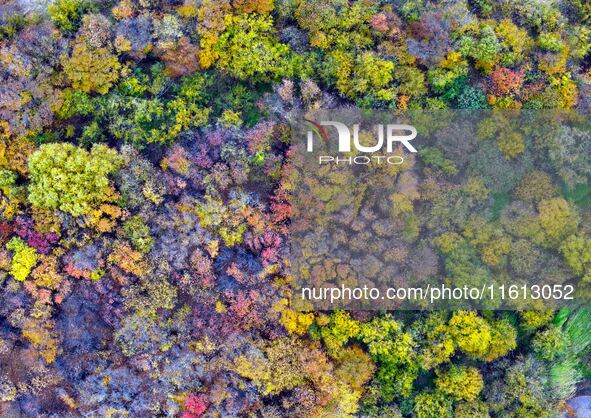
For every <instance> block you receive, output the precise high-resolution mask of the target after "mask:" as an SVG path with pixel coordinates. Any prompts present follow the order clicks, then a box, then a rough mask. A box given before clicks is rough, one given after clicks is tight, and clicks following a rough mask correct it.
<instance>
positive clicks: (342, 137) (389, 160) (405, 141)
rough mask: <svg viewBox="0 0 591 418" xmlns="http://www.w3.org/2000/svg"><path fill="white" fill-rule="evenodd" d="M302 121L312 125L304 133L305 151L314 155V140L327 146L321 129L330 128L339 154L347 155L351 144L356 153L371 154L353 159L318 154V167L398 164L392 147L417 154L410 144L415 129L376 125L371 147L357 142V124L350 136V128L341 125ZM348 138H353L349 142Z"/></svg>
mask: <svg viewBox="0 0 591 418" xmlns="http://www.w3.org/2000/svg"><path fill="white" fill-rule="evenodd" d="M305 121H306V122H308V123H310V124H311V125H312V129H311V130H308V132H307V147H306V150H307V152H314V138H315V137H316V138H317V140H318V139H319V140H323V141H325V142H326V144H327V145H329V146H330V138H329V134H328V133H327V130H326V129H325V127H331V128H332V129H331V132H332V131H334V130H336V132H337V137H338V139H337V140H338V142H337V144H338V152H339V153H350V152H351V149H352V147H351V144H353V147H354V148H355V150H357V151H358V152H360V153H366V154H371V155H356V156H352V155H349V156H339V155H320V156H319V157H318V162H319V164H331V163H333V164H349V165H351V164H358V165H367V164H370V163H372V162H373V163H377V164H382V163H386V164H394V165H397V164H402V163H403V162H404V158H403V157H402V156H400V155H392V153H393V152H395V151H396V150H398V149H399V147H395V145H396V144H401V145H403V146H404V147H405V148H406V149H407V150H408V151H409V152H413V153H415V152H417V150H416V148H415V147H413V146H412V144H411V143H410V141H412V140H413V139H414V138H416V136H417V129H416V128H415V127H414V126H411V125H404V124H387V125H385V126H384V125H383V124H378V125H375V127H374V129H373V134H374V136H375V137H377V140H376V142H375V144H373V145H364V144H362V143H361V142H360V139H359V130H360V125H359V124H358V123H356V124H354V125H353V126H352V128H353V129H352V131H353V135H351V129H349V127H348V126H347V125H346V124H345V123H342V122H338V121H332V120H327V121H320V122H315V121H312V120H309V119H305ZM351 139H353V140H352V141H351ZM384 143H385V146H386V154H387V155H375V153H376V152H379V151H382V150H383V148H384Z"/></svg>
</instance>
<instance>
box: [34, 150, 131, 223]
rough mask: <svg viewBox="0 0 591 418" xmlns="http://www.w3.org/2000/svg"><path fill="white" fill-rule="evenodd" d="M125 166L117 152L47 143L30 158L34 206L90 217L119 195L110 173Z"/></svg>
mask: <svg viewBox="0 0 591 418" xmlns="http://www.w3.org/2000/svg"><path fill="white" fill-rule="evenodd" d="M120 165H121V158H120V157H119V155H118V154H117V152H116V151H115V150H113V149H110V148H108V147H106V146H104V145H97V144H95V145H94V146H93V147H92V149H91V151H90V152H88V151H86V150H85V149H83V148H78V147H76V146H75V145H73V144H69V143H55V144H44V145H41V147H39V149H38V150H37V151H35V152H34V153H33V154H32V155H31V157H30V158H29V172H30V180H31V182H30V184H29V201H30V202H31V204H32V205H33V206H38V207H42V208H47V209H60V210H62V211H64V212H67V213H69V214H71V215H74V216H80V215H84V214H87V213H88V212H89V211H90V210H91V209H93V208H95V207H97V206H98V205H100V204H101V203H103V202H106V201H109V200H112V199H113V197H114V194H115V191H114V189H113V187H112V186H111V184H110V182H109V177H108V176H109V174H112V173H114V172H116V171H117V170H118V168H119V166H120Z"/></svg>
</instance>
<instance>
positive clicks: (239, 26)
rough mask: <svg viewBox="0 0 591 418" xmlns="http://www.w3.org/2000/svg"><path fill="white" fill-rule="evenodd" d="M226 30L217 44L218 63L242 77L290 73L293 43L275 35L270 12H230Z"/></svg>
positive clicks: (220, 66) (259, 77) (270, 77)
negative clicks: (283, 42)
mask: <svg viewBox="0 0 591 418" xmlns="http://www.w3.org/2000/svg"><path fill="white" fill-rule="evenodd" d="M225 24H226V30H225V32H224V33H222V34H221V35H220V37H219V39H218V41H217V43H216V45H215V46H214V51H215V53H216V54H217V55H218V56H219V58H218V61H217V66H218V67H219V68H220V69H221V70H222V71H225V72H227V73H228V74H230V75H231V76H233V77H236V78H239V79H241V80H246V79H254V80H265V81H267V80H271V79H277V78H280V77H282V76H284V75H286V74H287V73H288V70H289V60H288V53H289V47H288V46H287V45H285V44H282V43H280V42H279V41H278V40H277V39H276V38H275V37H274V36H273V31H274V29H273V20H272V18H271V17H270V16H258V15H246V14H244V15H238V16H232V15H227V16H226V17H225Z"/></svg>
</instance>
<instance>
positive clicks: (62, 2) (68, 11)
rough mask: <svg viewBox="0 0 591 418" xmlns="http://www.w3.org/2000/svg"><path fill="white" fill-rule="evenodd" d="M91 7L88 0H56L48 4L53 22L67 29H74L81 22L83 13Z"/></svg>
mask: <svg viewBox="0 0 591 418" xmlns="http://www.w3.org/2000/svg"><path fill="white" fill-rule="evenodd" d="M89 8H90V2H89V1H88V0H56V1H55V2H53V3H51V4H50V5H49V6H47V11H48V12H49V17H50V18H51V20H52V21H53V23H54V24H55V25H56V26H57V27H58V28H60V29H62V30H65V31H74V30H76V29H77V28H78V26H79V24H80V19H81V18H82V15H83V14H84V13H85V12H86V11H88V9H89Z"/></svg>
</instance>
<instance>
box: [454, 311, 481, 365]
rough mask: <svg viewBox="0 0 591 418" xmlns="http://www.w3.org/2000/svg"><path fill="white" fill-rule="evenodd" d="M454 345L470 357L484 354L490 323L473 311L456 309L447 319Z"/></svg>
mask: <svg viewBox="0 0 591 418" xmlns="http://www.w3.org/2000/svg"><path fill="white" fill-rule="evenodd" d="M449 328H450V332H451V335H452V336H453V338H454V340H455V342H456V345H457V346H458V348H459V349H460V350H462V351H463V352H464V353H466V354H468V355H469V356H472V357H477V358H479V357H481V356H483V355H485V354H486V352H487V351H488V348H489V346H490V342H491V329H490V325H489V324H488V322H486V320H485V319H484V318H481V317H479V316H478V315H477V314H476V312H474V311H458V312H456V313H454V315H453V317H452V318H451V319H450V321H449Z"/></svg>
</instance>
